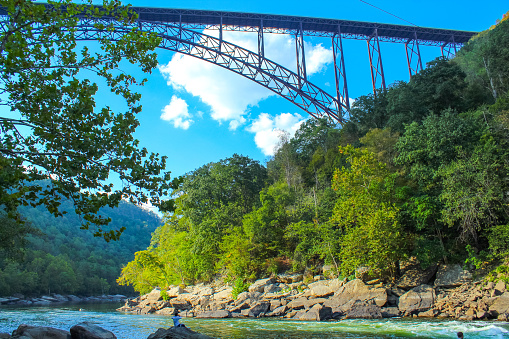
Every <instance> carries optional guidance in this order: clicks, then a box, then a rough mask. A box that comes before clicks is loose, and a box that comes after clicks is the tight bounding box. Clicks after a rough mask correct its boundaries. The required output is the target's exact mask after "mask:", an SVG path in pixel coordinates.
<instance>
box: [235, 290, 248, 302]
mask: <svg viewBox="0 0 509 339" xmlns="http://www.w3.org/2000/svg"><path fill="white" fill-rule="evenodd" d="M247 299H249V292H242V293H239V295H238V296H237V299H235V304H236V305H239V304H241V303H243V302H244V301H245V300H247Z"/></svg>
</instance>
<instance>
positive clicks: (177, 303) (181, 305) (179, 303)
mask: <svg viewBox="0 0 509 339" xmlns="http://www.w3.org/2000/svg"><path fill="white" fill-rule="evenodd" d="M170 304H171V307H173V308H176V309H177V310H188V309H190V308H191V304H190V303H189V302H187V301H185V300H177V299H172V300H170Z"/></svg>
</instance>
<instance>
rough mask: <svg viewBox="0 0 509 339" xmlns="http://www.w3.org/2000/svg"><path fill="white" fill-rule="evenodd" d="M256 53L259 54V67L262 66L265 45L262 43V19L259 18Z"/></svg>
mask: <svg viewBox="0 0 509 339" xmlns="http://www.w3.org/2000/svg"><path fill="white" fill-rule="evenodd" d="M258 55H259V56H260V62H259V65H258V66H259V67H261V66H262V59H263V58H265V46H264V44H263V19H260V27H259V28H258Z"/></svg>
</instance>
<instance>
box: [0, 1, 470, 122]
mask: <svg viewBox="0 0 509 339" xmlns="http://www.w3.org/2000/svg"><path fill="white" fill-rule="evenodd" d="M47 6H48V5H47ZM48 7H49V6H48ZM48 9H49V8H48ZM131 9H132V10H133V11H134V12H136V13H137V14H138V19H137V20H136V21H135V22H133V23H130V24H128V25H125V24H122V23H120V22H117V21H115V20H114V18H112V17H108V16H103V17H100V18H87V17H82V18H81V20H80V22H79V26H78V32H77V37H76V38H77V39H78V40H95V39H98V38H100V37H101V38H104V37H107V38H109V39H111V40H118V39H119V37H120V36H121V35H122V34H124V33H126V32H128V31H130V30H131V29H132V28H134V27H136V28H139V29H140V30H142V31H146V32H155V33H156V34H157V35H158V36H159V37H161V38H162V40H161V43H160V45H159V47H160V48H162V49H166V50H169V51H174V52H178V53H183V54H186V55H190V56H193V57H196V58H199V59H202V60H205V61H208V62H211V63H213V64H216V65H219V66H221V67H223V68H226V69H228V70H230V71H233V72H235V73H237V74H239V75H241V76H244V77H246V78H248V79H250V80H252V81H254V82H256V83H258V84H260V85H262V86H264V87H266V88H268V89H270V90H271V91H273V92H274V93H276V94H278V95H280V96H282V97H284V98H285V99H287V100H289V101H290V102H292V103H294V104H295V105H297V106H298V107H300V108H302V109H303V110H304V111H306V112H307V113H309V114H310V115H312V116H313V117H328V118H330V119H332V120H334V121H337V122H340V123H341V122H343V120H344V114H345V112H347V111H348V110H349V109H350V104H349V95H348V85H347V77H346V66H345V61H344V49H343V43H342V39H356V40H364V41H366V42H367V47H368V56H369V62H370V68H371V80H372V86H373V91H374V93H375V90H376V88H380V87H381V88H383V89H385V88H386V84H385V75H384V70H383V65H382V54H381V49H380V42H393V43H400V44H404V46H405V52H406V58H407V66H408V70H409V75H410V77H411V76H412V75H413V74H415V73H417V72H418V71H420V70H422V68H423V66H422V61H421V54H420V50H419V46H420V45H423V46H437V47H440V48H441V53H442V56H445V57H451V56H452V55H454V54H455V53H456V51H457V49H458V48H459V47H461V46H462V45H463V44H464V43H466V42H467V41H468V40H469V39H470V38H471V37H472V36H473V35H475V34H476V32H467V31H456V30H446V29H436V28H423V27H413V26H404V25H390V24H380V23H371V22H360V21H347V20H334V19H320V18H309V17H296V16H283V15H267V14H252V13H238V12H220V11H203V10H186V9H169V8H150V7H131ZM7 15H8V14H7V12H6V11H5V9H2V8H0V16H2V19H1V20H0V27H4V25H3V24H5V23H6V22H7V21H8V16H7ZM2 23H3V24H2ZM98 23H102V24H104V26H105V27H107V26H108V25H110V24H113V25H114V27H115V29H114V30H113V31H110V30H100V29H98V28H96V27H99V26H98V25H97V24H98ZM204 29H209V30H218V31H219V37H218V38H215V37H212V36H210V35H206V34H204V33H203V30H204ZM223 31H243V32H256V33H257V34H258V50H257V51H250V50H247V49H244V48H242V47H240V46H237V45H235V44H232V43H229V42H227V41H225V40H224V39H223ZM265 33H279V34H289V35H292V36H294V37H295V52H296V57H297V58H296V59H297V65H296V66H297V67H296V69H297V72H296V73H295V72H293V71H291V70H289V69H288V68H285V67H283V66H282V65H279V64H277V63H275V62H273V61H271V60H269V59H268V58H266V57H265V53H264V34H265ZM305 36H317V37H328V38H331V39H332V51H333V60H334V73H335V93H334V96H333V95H331V94H329V93H327V92H326V91H325V90H323V89H321V88H319V87H318V86H316V85H314V84H312V83H311V82H310V81H309V80H308V78H307V74H306V62H305V57H304V37H305Z"/></svg>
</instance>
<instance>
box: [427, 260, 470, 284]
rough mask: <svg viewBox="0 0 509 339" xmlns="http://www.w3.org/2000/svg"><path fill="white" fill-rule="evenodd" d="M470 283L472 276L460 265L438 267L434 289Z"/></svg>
mask: <svg viewBox="0 0 509 339" xmlns="http://www.w3.org/2000/svg"><path fill="white" fill-rule="evenodd" d="M470 281H472V274H471V273H470V272H469V271H467V270H464V269H463V267H461V265H458V264H456V265H440V267H439V268H438V272H437V278H436V280H435V287H456V286H460V285H462V284H464V283H467V282H470Z"/></svg>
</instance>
